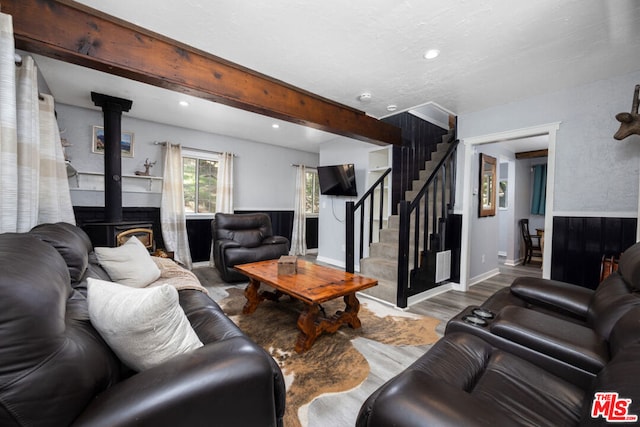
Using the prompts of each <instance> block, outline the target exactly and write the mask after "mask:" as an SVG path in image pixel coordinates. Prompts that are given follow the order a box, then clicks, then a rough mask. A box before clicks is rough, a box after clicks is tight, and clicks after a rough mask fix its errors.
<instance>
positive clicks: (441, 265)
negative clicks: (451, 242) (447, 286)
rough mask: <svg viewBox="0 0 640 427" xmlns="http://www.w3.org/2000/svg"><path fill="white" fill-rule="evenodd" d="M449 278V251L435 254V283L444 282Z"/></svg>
mask: <svg viewBox="0 0 640 427" xmlns="http://www.w3.org/2000/svg"><path fill="white" fill-rule="evenodd" d="M450 277H451V251H450V250H448V251H444V252H438V253H437V254H436V280H435V282H436V283H440V282H444V281H445V280H448V279H449V278H450Z"/></svg>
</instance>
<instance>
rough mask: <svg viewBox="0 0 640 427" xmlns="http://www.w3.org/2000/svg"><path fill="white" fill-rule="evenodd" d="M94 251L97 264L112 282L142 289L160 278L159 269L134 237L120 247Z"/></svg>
mask: <svg viewBox="0 0 640 427" xmlns="http://www.w3.org/2000/svg"><path fill="white" fill-rule="evenodd" d="M94 251H95V253H96V257H97V258H98V262H99V263H100V265H101V266H102V268H104V269H105V270H106V272H107V273H108V274H109V277H111V280H113V281H114V282H117V283H121V284H123V285H127V286H133V287H136V288H144V287H145V286H147V285H148V284H150V283H152V282H154V281H156V280H157V279H158V278H159V277H160V269H159V268H158V266H157V265H156V264H155V263H154V262H153V260H152V259H151V255H149V251H147V248H145V247H144V245H143V244H142V242H140V240H138V238H137V237H135V236H133V237H131V238H130V239H129V240H127V241H126V242H125V244H124V245H122V246H118V247H116V248H95V249H94Z"/></svg>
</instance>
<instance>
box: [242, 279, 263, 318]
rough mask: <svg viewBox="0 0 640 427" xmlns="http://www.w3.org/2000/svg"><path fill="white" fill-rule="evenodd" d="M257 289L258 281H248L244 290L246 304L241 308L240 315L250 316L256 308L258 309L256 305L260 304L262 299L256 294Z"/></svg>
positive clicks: (258, 286)
mask: <svg viewBox="0 0 640 427" xmlns="http://www.w3.org/2000/svg"><path fill="white" fill-rule="evenodd" d="M259 289H260V281H259V280H256V279H249V284H248V285H247V287H246V289H245V290H244V296H245V297H246V298H247V302H246V303H245V305H244V307H243V308H242V313H244V314H251V313H253V312H254V311H256V308H258V304H260V301H262V300H263V299H264V298H262V297H261V295H260V293H259V292H258V290H259Z"/></svg>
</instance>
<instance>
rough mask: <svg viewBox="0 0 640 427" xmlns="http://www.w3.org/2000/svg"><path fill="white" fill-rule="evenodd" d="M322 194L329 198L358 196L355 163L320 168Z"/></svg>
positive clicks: (319, 177)
mask: <svg viewBox="0 0 640 427" xmlns="http://www.w3.org/2000/svg"><path fill="white" fill-rule="evenodd" d="M317 170H318V181H319V182H320V194H324V195H327V196H357V195H358V193H357V191H356V172H355V169H354V167H353V163H349V164H344V165H333V166H318V168H317Z"/></svg>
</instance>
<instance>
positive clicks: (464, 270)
mask: <svg viewBox="0 0 640 427" xmlns="http://www.w3.org/2000/svg"><path fill="white" fill-rule="evenodd" d="M559 126H560V123H550V124H545V125H540V126H534V127H530V128H523V129H517V130H512V131H506V132H499V133H494V134H489V135H483V136H476V137H470V138H466V139H464V140H463V144H464V166H463V168H464V181H463V203H464V204H463V210H462V211H463V214H462V242H461V246H462V253H461V259H460V283H459V284H457V285H454V288H455V289H456V290H461V291H466V290H467V289H468V287H469V286H470V273H471V271H470V265H471V264H470V263H471V257H472V255H473V254H472V253H471V252H472V251H471V238H472V232H473V225H474V223H475V222H476V221H474V220H475V219H477V218H476V217H475V216H474V212H473V208H472V207H473V205H474V203H473V201H474V197H476V196H475V195H474V190H473V189H474V185H475V183H474V181H473V180H474V178H475V177H474V176H473V174H472V170H473V164H474V163H475V162H474V160H475V156H476V155H477V150H478V148H479V147H480V146H481V145H483V144H491V143H500V142H503V143H507V142H509V141H513V140H518V139H523V138H530V137H536V136H543V135H546V136H547V138H548V158H547V168H548V172H547V187H546V190H547V191H546V215H545V220H544V229H545V240H546V241H547V242H551V241H552V239H553V209H554V208H553V191H554V181H555V146H556V132H557V130H558V128H559ZM550 275H551V245H550V244H547V245H545V248H544V253H543V269H542V277H544V278H549V277H550Z"/></svg>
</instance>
